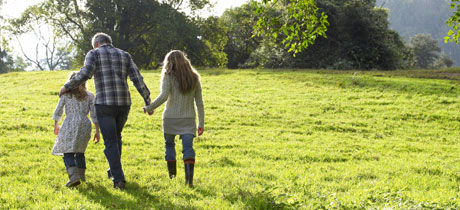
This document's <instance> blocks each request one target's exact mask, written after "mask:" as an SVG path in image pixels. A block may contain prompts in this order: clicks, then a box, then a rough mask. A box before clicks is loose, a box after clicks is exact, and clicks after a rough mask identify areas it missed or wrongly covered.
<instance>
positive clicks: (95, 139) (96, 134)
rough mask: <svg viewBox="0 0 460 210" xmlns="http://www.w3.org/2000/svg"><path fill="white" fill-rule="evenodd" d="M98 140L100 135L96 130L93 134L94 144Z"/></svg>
mask: <svg viewBox="0 0 460 210" xmlns="http://www.w3.org/2000/svg"><path fill="white" fill-rule="evenodd" d="M100 140H101V135H100V134H99V132H97V131H96V133H95V134H94V138H93V141H94V143H95V144H97V143H98V142H99V141H100Z"/></svg>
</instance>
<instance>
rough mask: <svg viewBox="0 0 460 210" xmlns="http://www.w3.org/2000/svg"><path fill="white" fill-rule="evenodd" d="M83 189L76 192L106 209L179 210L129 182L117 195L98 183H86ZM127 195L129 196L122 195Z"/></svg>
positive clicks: (143, 188)
mask: <svg viewBox="0 0 460 210" xmlns="http://www.w3.org/2000/svg"><path fill="white" fill-rule="evenodd" d="M85 185H86V187H85V188H78V191H79V192H80V193H81V194H82V195H84V196H86V197H87V198H88V199H89V200H91V201H93V202H94V203H99V204H101V205H102V206H104V207H105V208H107V209H151V208H155V209H179V208H180V207H177V206H175V205H174V204H173V203H171V202H169V201H165V200H163V199H160V198H159V197H157V196H154V195H152V194H150V193H149V191H148V189H146V188H145V187H143V186H140V185H139V184H137V183H134V182H129V183H127V184H126V189H125V190H124V191H120V192H122V193H117V192H116V191H114V190H108V189H111V187H112V186H110V187H108V186H106V185H101V184H99V183H97V184H93V183H86V184H85ZM124 194H129V196H127V195H124Z"/></svg>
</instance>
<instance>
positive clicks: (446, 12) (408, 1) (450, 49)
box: [377, 0, 460, 64]
mask: <svg viewBox="0 0 460 210" xmlns="http://www.w3.org/2000/svg"><path fill="white" fill-rule="evenodd" d="M450 5H451V0H436V1H434V0H417V1H413V0H377V6H378V7H384V8H388V9H389V20H390V27H391V28H392V29H394V30H396V31H397V32H398V33H399V34H400V35H401V36H402V37H403V38H404V40H406V41H409V38H411V37H413V36H415V35H416V34H421V33H425V34H429V35H431V37H432V38H433V39H435V40H437V41H438V45H439V47H440V48H441V51H442V52H444V53H445V54H446V56H450V57H451V58H453V59H454V61H455V63H457V64H460V48H458V46H457V45H456V44H455V43H454V42H451V43H446V40H445V38H446V33H447V31H449V26H448V25H447V24H445V22H446V20H447V19H448V18H449V17H450V15H451V9H450Z"/></svg>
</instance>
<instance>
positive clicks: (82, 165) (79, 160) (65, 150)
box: [52, 72, 100, 187]
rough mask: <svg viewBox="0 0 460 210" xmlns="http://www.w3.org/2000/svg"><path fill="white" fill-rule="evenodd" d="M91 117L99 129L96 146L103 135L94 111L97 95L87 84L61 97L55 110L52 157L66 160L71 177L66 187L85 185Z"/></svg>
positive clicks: (72, 73)
mask: <svg viewBox="0 0 460 210" xmlns="http://www.w3.org/2000/svg"><path fill="white" fill-rule="evenodd" d="M76 74H77V72H71V73H70V74H69V80H70V79H72V78H73V77H74V76H75V75H76ZM64 107H65V115H66V117H65V119H64V122H63V123H62V128H60V127H59V121H60V120H61V117H62V112H63V109H64ZM88 113H91V120H92V121H93V123H94V125H95V127H96V133H95V135H94V139H93V141H94V143H97V142H99V140H100V134H99V124H98V122H97V119H96V112H95V109H94V95H93V94H92V93H91V92H89V91H87V89H86V83H85V84H82V85H80V86H78V87H77V88H75V89H73V90H71V91H69V92H68V93H66V94H64V95H62V96H61V98H59V102H58V105H57V106H56V109H55V110H54V114H53V120H54V134H55V135H57V138H56V142H55V143H54V147H53V152H52V154H53V155H59V156H64V158H63V159H64V164H65V167H66V169H67V173H68V175H69V181H68V182H67V184H66V186H67V187H75V186H77V185H79V184H80V180H81V181H85V169H86V162H85V150H86V147H87V146H88V141H89V139H90V138H91V122H90V121H89V119H88Z"/></svg>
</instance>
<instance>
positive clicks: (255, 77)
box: [0, 69, 460, 209]
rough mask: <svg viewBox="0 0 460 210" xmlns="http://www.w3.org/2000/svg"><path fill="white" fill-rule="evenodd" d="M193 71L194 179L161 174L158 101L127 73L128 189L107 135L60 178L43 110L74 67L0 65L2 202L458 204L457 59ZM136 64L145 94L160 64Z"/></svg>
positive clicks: (42, 205) (47, 205) (68, 205)
mask: <svg viewBox="0 0 460 210" xmlns="http://www.w3.org/2000/svg"><path fill="white" fill-rule="evenodd" d="M199 71H200V73H201V75H202V84H203V98H204V103H205V132H204V134H203V136H201V137H199V138H197V139H195V141H194V147H195V150H196V153H197V157H196V159H197V162H196V166H195V179H194V182H195V183H194V184H195V187H194V188H193V189H190V188H187V187H185V184H184V182H185V180H184V179H185V178H184V171H183V170H184V169H183V164H178V176H177V177H176V178H175V179H169V178H168V175H167V173H168V172H167V168H166V162H165V161H164V146H163V141H164V140H163V136H162V130H161V122H162V120H161V113H162V111H163V106H161V107H160V108H159V109H157V110H156V111H155V114H154V115H153V116H148V115H145V114H144V113H143V110H142V104H143V102H142V98H141V97H140V95H139V94H138V93H137V92H136V90H135V88H134V87H133V86H132V85H131V92H132V99H133V104H132V106H131V112H130V115H129V119H128V122H127V125H126V126H125V129H124V131H123V154H122V163H123V169H124V171H125V175H126V179H127V186H126V187H127V189H126V190H125V191H119V190H115V189H113V188H112V182H111V181H110V180H109V179H107V177H106V169H107V167H108V164H107V162H106V159H105V156H104V153H103V149H104V145H103V142H102V141H101V142H100V143H99V144H93V143H90V145H89V146H88V149H87V151H86V159H87V168H88V169H87V178H86V179H87V182H85V183H83V184H82V185H80V186H78V187H77V188H75V189H68V188H66V187H65V186H64V184H65V183H66V181H67V174H66V172H65V167H64V164H63V161H62V158H61V157H58V156H53V155H51V149H52V146H53V143H54V140H55V136H54V134H53V120H52V119H51V117H52V113H53V111H54V108H55V106H56V104H57V102H58V91H59V89H60V88H61V87H62V85H63V83H64V82H65V80H66V79H67V75H68V73H69V71H57V72H49V71H48V72H20V73H8V74H0V84H1V88H0V209H460V142H459V140H460V138H459V136H460V69H449V70H445V71H441V70H431V71H422V70H414V71H392V72H384V71H370V72H355V71H327V70H199ZM142 74H143V76H144V80H145V81H146V83H147V85H148V86H149V88H150V91H151V93H152V99H153V98H155V97H156V96H157V95H158V93H159V90H160V88H159V87H160V84H159V81H160V73H159V71H143V72H142ZM130 84H131V83H130ZM88 88H89V90H90V91H94V84H93V81H92V80H90V81H89V82H88ZM176 138H177V137H176ZM176 141H177V145H176V150H177V153H178V158H181V157H182V154H181V142H180V140H177V139H176ZM178 163H180V162H178Z"/></svg>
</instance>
